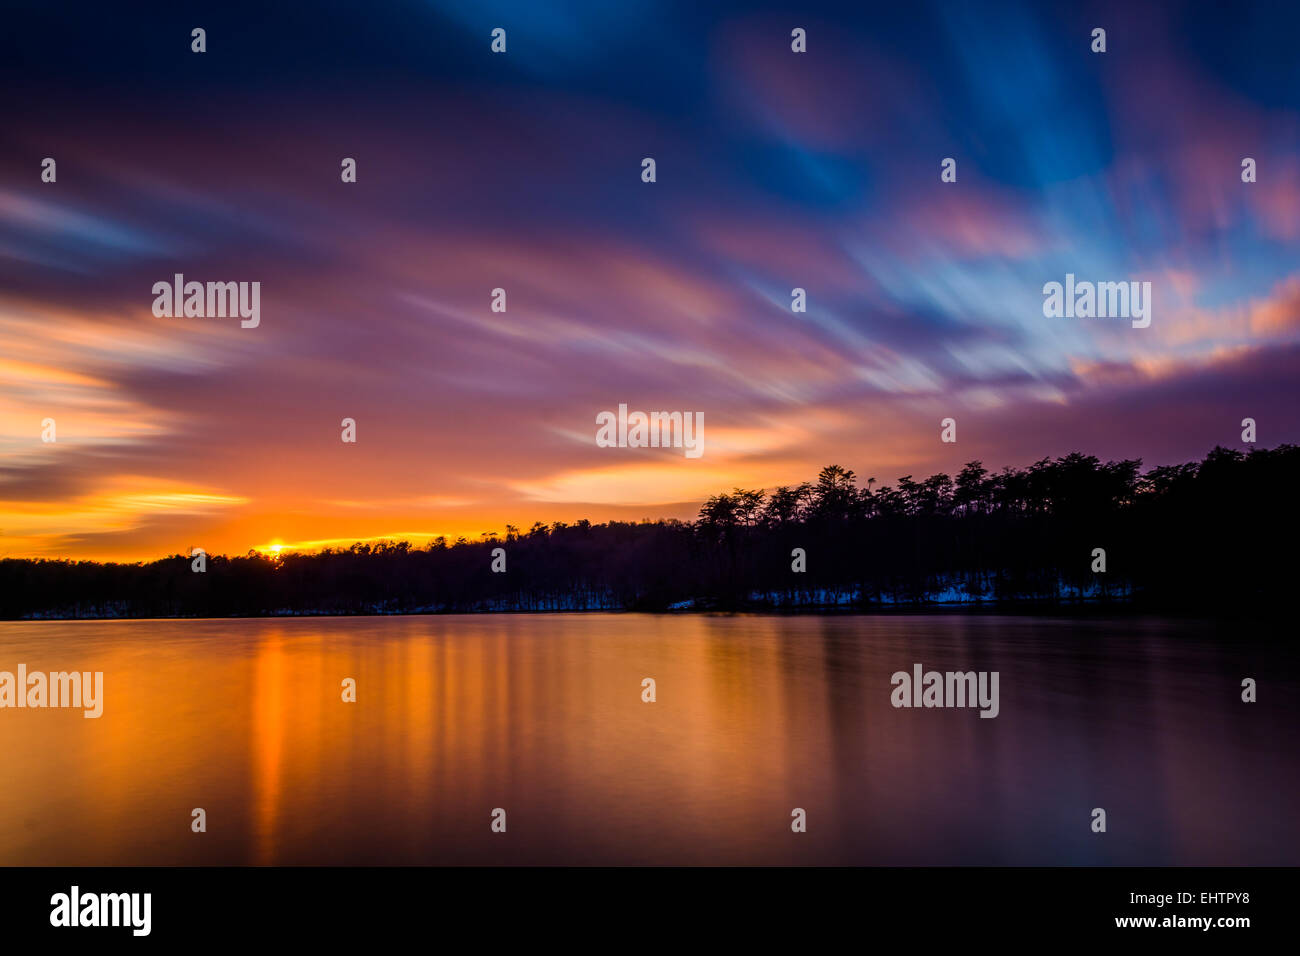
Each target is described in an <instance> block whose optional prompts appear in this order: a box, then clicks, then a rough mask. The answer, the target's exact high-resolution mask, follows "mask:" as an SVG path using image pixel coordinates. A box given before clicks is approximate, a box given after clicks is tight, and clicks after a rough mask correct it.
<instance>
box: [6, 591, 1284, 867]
mask: <svg viewBox="0 0 1300 956" xmlns="http://www.w3.org/2000/svg"><path fill="white" fill-rule="evenodd" d="M1250 637H1251V639H1250V640H1248V641H1244V640H1242V638H1241V635H1224V634H1216V633H1215V632H1214V630H1213V629H1211V628H1208V627H1203V626H1197V625H1192V624H1187V623H1178V624H1174V623H1170V622H1162V621H1151V620H1145V621H1133V620H1127V621H1087V622H1077V621H1059V620H1045V619H1041V618H1039V619H1035V618H1023V617H991V616H961V615H951V616H935V617H920V616H897V617H876V618H864V617H765V616H734V617H725V616H708V617H705V616H672V617H669V616H641V615H504V616H473V617H417V618H346V619H314V620H313V619H289V620H251V621H249V620H229V621H227V620H222V621H182V622H175V621H144V622H71V623H56V622H32V623H12V624H0V669H5V670H13V669H15V668H16V666H17V664H18V663H20V662H21V663H26V664H27V665H28V667H29V668H30V669H38V668H39V669H45V670H64V669H72V668H76V669H79V670H103V671H104V672H105V706H104V716H103V717H102V718H100V719H99V720H86V719H83V718H82V716H81V713H80V711H58V710H46V711H32V710H4V711H0V745H2V752H3V755H4V756H3V759H4V762H5V768H4V770H5V779H6V785H5V786H4V787H3V788H0V862H3V863H6V864H114V863H117V864H127V863H132V864H134V863H144V864H182V863H189V864H232V863H254V864H276V863H280V864H283V863H294V864H308V863H403V864H405V863H409V864H418V863H476V864H483V863H650V864H660V863H685V864H691V863H764V864H778V863H831V864H977V863H990V864H998V863H1008V864H1110V863H1123V864H1204V865H1212V864H1245V863H1252V864H1256V863H1271V864H1291V865H1294V864H1296V863H1300V841H1298V840H1297V837H1298V836H1300V832H1298V828H1297V825H1296V823H1295V822H1294V816H1293V813H1292V812H1291V811H1292V808H1291V802H1292V794H1293V793H1294V792H1295V786H1296V784H1297V782H1298V777H1300V772H1298V766H1300V759H1298V758H1297V756H1296V750H1295V748H1294V747H1292V746H1290V745H1289V734H1290V733H1291V731H1292V729H1293V727H1294V722H1295V718H1296V716H1297V714H1300V694H1298V693H1297V680H1296V676H1297V675H1296V669H1295V662H1294V659H1293V656H1292V655H1291V654H1290V653H1289V652H1287V651H1285V650H1284V649H1283V648H1284V645H1282V644H1281V643H1277V642H1269V641H1268V640H1266V639H1265V638H1267V637H1268V636H1267V635H1251V636H1250ZM914 663H921V664H923V665H924V666H925V667H926V668H927V669H930V668H934V669H938V670H996V671H998V672H999V673H1000V675H1001V680H1000V690H1001V700H1000V707H1001V713H1000V716H998V717H997V718H996V719H993V720H988V719H980V718H979V716H978V711H977V710H975V709H965V710H964V709H933V710H928V709H895V708H893V707H891V706H890V703H889V695H890V691H891V689H892V688H891V686H890V675H891V674H892V673H893V672H894V671H897V670H910V669H911V667H912V665H913V664H914ZM1245 676H1253V677H1255V678H1256V679H1258V680H1260V683H1261V699H1260V702H1259V703H1258V704H1253V705H1250V704H1243V703H1242V702H1241V700H1240V681H1241V678H1242V677H1245ZM349 677H350V678H354V679H355V680H356V686H357V702H356V703H355V704H345V703H343V702H342V700H341V693H342V686H341V685H342V681H343V680H344V678H349ZM645 677H653V678H654V679H655V680H656V682H657V697H658V699H657V701H656V702H655V703H653V704H646V703H643V702H642V701H641V681H642V679H643V678H645ZM195 807H202V808H204V809H205V810H206V811H207V826H208V830H207V832H206V833H202V834H196V833H192V832H191V830H190V822H191V810H192V809H193V808H195ZM496 807H501V808H504V809H505V810H506V812H507V821H508V829H507V833H506V834H494V833H492V832H491V831H490V829H489V822H490V813H491V811H492V810H493V808H496ZM795 807H800V808H803V809H805V810H806V811H807V815H808V832H807V833H804V834H793V833H791V831H790V820H791V810H792V809H793V808H795ZM1094 807H1104V808H1105V809H1106V811H1107V815H1108V832H1107V833H1106V834H1104V835H1098V834H1093V833H1092V832H1091V831H1090V829H1089V821H1090V811H1091V810H1092V808H1094Z"/></svg>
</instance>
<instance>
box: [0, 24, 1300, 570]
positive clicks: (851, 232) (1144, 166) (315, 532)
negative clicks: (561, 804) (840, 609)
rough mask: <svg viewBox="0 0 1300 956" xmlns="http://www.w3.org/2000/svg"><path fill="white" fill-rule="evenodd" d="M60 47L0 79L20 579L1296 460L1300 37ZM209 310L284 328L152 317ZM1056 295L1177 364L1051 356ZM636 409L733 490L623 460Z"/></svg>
mask: <svg viewBox="0 0 1300 956" xmlns="http://www.w3.org/2000/svg"><path fill="white" fill-rule="evenodd" d="M40 6H43V7H45V8H44V9H40V8H37V7H38V5H25V6H24V7H21V8H19V9H17V10H10V11H6V13H5V19H6V26H7V29H6V31H5V35H4V36H3V37H2V38H0V557H72V558H96V559H113V560H147V559H152V558H157V557H162V556H165V555H169V554H176V553H189V551H190V549H191V548H192V547H203V548H205V549H206V550H207V551H208V552H209V553H221V552H225V553H232V554H233V553H243V552H245V551H247V550H248V549H250V548H258V549H268V548H270V547H272V545H283V546H287V547H290V548H303V549H314V548H319V547H324V546H331V545H341V544H348V543H350V542H352V541H355V540H373V539H380V538H407V539H410V540H412V541H415V542H417V543H420V542H423V541H426V540H428V539H429V538H431V537H433V536H436V535H446V536H448V537H449V538H451V539H454V538H456V537H457V536H462V535H463V536H465V537H467V538H469V539H471V540H474V539H477V538H478V537H479V536H480V534H482V533H483V532H498V533H500V532H504V531H505V528H506V525H507V524H513V525H515V526H519V527H523V528H527V527H528V526H530V525H532V523H533V522H535V521H544V522H547V523H550V522H555V521H568V522H572V521H574V520H577V519H579V518H589V519H591V520H593V521H603V520H609V519H619V520H641V519H643V518H660V517H677V518H683V519H686V518H690V517H693V516H694V514H695V512H696V511H697V510H698V508H699V505H700V503H701V502H702V501H703V500H704V499H705V498H706V497H708V496H709V495H711V494H714V493H717V492H719V491H726V490H729V489H731V488H732V487H736V486H740V487H746V488H759V487H762V488H769V489H770V488H772V487H774V486H777V485H782V484H796V483H798V482H801V481H804V480H810V479H813V478H815V476H816V473H817V471H818V470H819V469H820V468H821V467H822V466H824V465H826V464H830V463H832V462H833V463H838V464H840V465H843V466H844V467H846V468H851V469H853V470H855V471H856V473H857V474H858V476H859V479H860V480H863V481H865V479H866V478H868V477H874V478H876V479H877V480H878V482H879V483H892V482H893V481H895V480H896V479H897V478H898V477H899V476H900V475H913V476H916V477H923V476H925V475H928V474H931V473H933V472H936V471H940V470H944V471H948V472H949V473H952V472H954V471H955V470H956V469H957V468H959V467H960V466H961V465H962V464H963V463H965V462H967V461H971V460H975V459H978V460H981V461H983V462H984V464H985V465H986V466H987V467H990V468H993V469H998V468H1001V467H1002V466H1005V465H1013V466H1024V465H1026V464H1029V463H1031V462H1033V461H1035V460H1037V459H1039V458H1042V457H1044V456H1049V455H1051V456H1055V455H1062V454H1066V453H1069V452H1071V451H1081V452H1084V453H1087V454H1093V455H1096V456H1098V457H1099V458H1101V459H1102V460H1110V459H1119V458H1141V459H1142V460H1143V461H1144V463H1145V464H1146V465H1147V466H1152V465H1157V464H1166V463H1172V462H1178V461H1186V460H1192V459H1196V458H1198V457H1200V456H1202V455H1204V454H1205V452H1207V451H1208V450H1209V449H1211V448H1212V447H1214V446H1215V445H1225V446H1229V447H1249V446H1244V445H1243V444H1242V435H1241V432H1242V428H1241V421H1242V419H1243V418H1247V417H1250V418H1253V419H1255V420H1256V422H1257V429H1258V443H1259V445H1261V446H1264V447H1272V446H1274V445H1276V444H1278V443H1281V442H1286V441H1291V442H1294V441H1300V380H1298V378H1297V371H1300V254H1298V253H1300V58H1297V57H1296V56H1295V53H1294V37H1295V35H1296V32H1297V26H1300V8H1297V7H1296V5H1295V4H1293V3H1292V4H1281V3H1279V4H1258V3H1255V4H1252V3H1245V4H1176V3H1165V4H1132V3H1122V4H1114V5H1097V4H1089V3H1079V4H1068V5H1066V4H1051V5H1046V4H984V3H981V4H978V5H977V4H971V3H967V2H962V3H938V4H936V3H928V2H913V3H907V4H901V5H900V4H889V5H884V4H864V3H853V4H843V5H836V4H807V3H799V4H786V5H781V4H765V3H753V2H750V3H744V4H735V3H728V2H717V3H707V4H701V3H670V2H645V0H620V2H618V3H609V2H605V0H566V2H550V3H547V2H542V0H530V2H502V0H475V2H473V3H468V2H465V3H452V2H442V0H406V2H390V3H371V4H364V5H358V4H353V3H339V2H330V0H326V2H317V3H312V4H269V3H265V2H259V3H244V2H221V3H211V4H201V3H200V4H188V5H161V4H159V5H157V6H156V7H154V8H150V7H149V6H148V5H127V6H126V7H117V8H105V7H103V6H102V5H99V4H94V5H92V4H83V5H79V4H58V5H57V7H56V5H40ZM1053 8H1060V9H1053ZM195 27H202V28H203V29H205V30H206V40H207V51H206V52H205V53H194V52H191V30H192V29H193V28H195ZM496 27H500V28H502V29H504V30H505V31H506V43H507V46H506V52H505V53H503V54H497V53H493V52H492V50H491V49H490V44H491V32H492V30H493V29H494V28H496ZM796 27H800V28H803V29H804V30H806V35H807V52H806V53H801V54H800V53H794V52H793V51H792V50H791V31H792V30H793V29H794V28H796ZM1095 27H1102V28H1104V29H1105V30H1106V43H1107V49H1106V52H1105V53H1094V52H1092V50H1091V46H1092V31H1093V29H1094V28H1095ZM46 157H50V158H54V159H55V160H56V163H57V178H56V181H55V182H53V183H49V182H42V180H41V168H42V160H43V159H44V158H46ZM344 157H351V158H354V159H355V160H356V162H357V181H356V182H355V183H344V182H342V181H341V177H340V164H341V162H342V160H343V158H344ZM645 157H652V158H654V159H655V162H656V181H655V182H653V183H646V182H643V181H642V176H641V173H642V160H643V159H644V158H645ZM948 157H951V158H953V159H955V160H956V163H957V165H956V170H957V181H956V182H942V181H941V178H940V171H941V162H942V160H943V159H945V158H948ZM1245 157H1250V158H1253V159H1254V160H1255V161H1256V170H1257V181H1256V182H1253V183H1243V182H1242V173H1241V163H1242V159H1243V158H1245ZM176 273H182V274H183V275H184V276H185V277H186V279H187V280H197V281H258V282H260V283H261V287H260V288H261V315H260V324H259V325H258V327H257V328H241V326H240V322H239V321H238V319H230V318H221V317H157V316H155V315H154V312H153V308H152V307H153V303H154V298H155V297H154V294H153V292H152V288H153V285H154V283H156V282H159V281H166V282H170V281H171V280H172V277H173V275H174V274H176ZM1067 274H1074V275H1075V276H1076V277H1077V278H1078V279H1079V280H1089V281H1097V282H1102V281H1106V282H1109V281H1140V282H1150V283H1151V290H1152V314H1151V319H1152V320H1151V324H1150V326H1149V327H1147V328H1134V327H1132V325H1131V323H1130V322H1128V321H1127V320H1125V319H1113V318H1111V319H1101V318H1079V317H1069V318H1066V317H1047V316H1045V315H1044V311H1043V301H1044V294H1043V287H1044V284H1045V283H1048V282H1052V281H1056V282H1064V280H1065V276H1066V275H1067ZM796 287H798V288H803V289H805V290H806V293H807V311H806V312H803V313H796V312H792V310H791V291H792V290H793V289H794V288H796ZM494 288H504V289H505V290H506V293H507V310H506V311H505V312H504V313H500V312H493V311H492V309H491V307H490V305H491V301H492V290H493V289H494ZM619 404H626V405H627V406H628V407H629V408H630V409H632V410H638V409H641V410H646V411H651V410H680V411H687V412H697V413H700V414H702V415H703V421H704V452H703V454H702V455H701V456H700V457H698V458H690V457H687V456H685V455H684V454H683V453H682V450H681V449H672V448H607V447H599V446H598V445H597V443H596V440H595V437H596V430H597V429H596V416H597V414H598V413H600V412H601V411H605V410H616V409H617V408H618V406H619ZM47 418H52V419H54V421H55V423H56V440H55V441H53V442H50V441H43V440H42V436H43V425H42V423H43V421H44V420H45V419H47ZM344 418H352V419H354V420H355V422H356V437H357V441H356V442H355V443H345V442H343V441H342V440H341V432H342V428H341V422H342V420H343V419H344ZM945 418H953V419H954V420H955V421H956V423H957V431H956V435H957V440H956V442H952V443H945V442H943V441H941V440H940V432H941V428H940V423H941V421H942V420H943V419H945Z"/></svg>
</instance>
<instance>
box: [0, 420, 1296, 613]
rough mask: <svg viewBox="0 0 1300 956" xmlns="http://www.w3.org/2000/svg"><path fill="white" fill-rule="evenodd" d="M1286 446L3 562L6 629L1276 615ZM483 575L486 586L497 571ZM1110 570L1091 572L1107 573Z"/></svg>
mask: <svg viewBox="0 0 1300 956" xmlns="http://www.w3.org/2000/svg"><path fill="white" fill-rule="evenodd" d="M1298 486H1300V446H1295V445H1279V446H1278V447H1276V448H1273V449H1271V450H1270V449H1252V450H1251V451H1249V452H1240V451H1236V450H1232V449H1226V448H1221V447H1220V448H1215V449H1214V450H1213V451H1211V452H1210V453H1209V454H1208V455H1207V456H1206V457H1205V459H1204V460H1203V461H1199V462H1189V463H1186V464H1178V465H1165V466H1160V467H1155V468H1151V469H1150V470H1148V471H1145V472H1143V471H1142V463H1141V462H1140V461H1138V460H1124V461H1110V462H1105V463H1103V462H1101V461H1099V460H1098V459H1097V458H1095V457H1092V456H1089V455H1084V454H1079V453H1074V454H1069V455H1065V456H1063V457H1059V458H1055V459H1049V458H1044V459H1042V460H1041V461H1037V462H1035V463H1033V464H1032V465H1029V466H1028V467H1025V468H1011V467H1007V468H1003V469H1002V470H1001V471H990V470H989V469H986V468H985V467H984V465H983V464H982V463H981V462H979V461H972V462H970V463H969V464H967V465H966V466H965V467H963V468H962V469H961V470H960V471H959V472H958V473H957V474H956V476H955V477H953V476H949V475H946V474H937V475H931V476H930V477H928V478H924V479H921V480H914V479H913V477H912V476H910V475H906V476H903V477H901V478H898V479H897V480H896V481H895V482H894V483H893V484H892V485H882V484H880V483H878V482H877V480H876V479H875V478H874V477H872V478H865V479H861V478H859V476H858V475H856V474H855V473H854V472H853V471H850V470H847V469H845V468H842V467H840V466H838V465H828V466H827V467H825V468H823V469H822V470H821V472H820V474H818V475H817V478H816V480H815V481H811V482H807V483H804V484H800V485H798V486H787V487H778V488H775V489H771V490H770V491H765V490H752V489H743V488H735V489H733V490H732V491H729V492H724V493H719V494H716V495H714V496H713V497H711V498H709V499H708V500H707V501H705V502H704V504H703V505H702V506H701V508H700V510H699V515H698V517H697V518H696V519H695V520H694V521H678V520H659V521H650V520H646V521H642V522H640V523H633V522H618V521H611V522H608V523H605V524H592V523H591V522H589V521H585V520H584V521H578V522H576V523H573V524H565V523H563V522H556V523H554V524H550V525H547V524H544V523H541V522H538V523H537V524H534V525H533V526H532V528H531V529H528V530H520V529H517V528H514V527H512V526H506V531H505V533H503V534H502V533H495V532H489V533H486V534H484V535H483V536H482V537H481V539H480V540H477V541H467V540H465V539H460V540H457V541H454V542H448V541H447V540H445V539H443V538H438V539H436V540H434V541H433V542H431V543H430V544H429V545H428V546H427V547H414V546H412V545H411V544H410V543H409V542H406V541H397V542H380V543H377V544H375V543H358V544H354V545H352V546H351V547H349V548H336V549H326V550H324V551H320V552H315V553H296V552H284V553H281V554H280V555H275V556H272V555H268V554H262V553H259V552H254V551H250V552H249V553H247V554H245V555H240V556H233V557H230V556H222V555H209V556H208V557H207V559H206V569H205V570H204V571H203V572H201V573H198V572H195V571H194V570H192V561H191V558H190V556H188V555H180V554H178V555H174V556H172V557H168V558H162V559H160V560H156V561H152V562H142V563H134V564H131V563H100V562H93V561H71V560H49V559H17V558H9V559H5V560H2V561H0V617H2V618H7V619H15V618H33V617H35V618H84V617H223V616H253V615H273V614H376V613H439V612H474V611H544V610H596V609H603V610H639V611H682V610H721V611H734V610H766V609H783V610H796V609H823V610H824V609H827V608H838V609H843V610H885V609H894V608H919V607H933V606H946V605H955V606H963V607H984V606H991V607H998V608H1006V607H1012V606H1026V607H1035V608H1037V607H1040V606H1044V605H1046V606H1049V607H1054V608H1059V609H1068V608H1076V607H1095V606H1115V607H1127V608H1137V609H1153V610H1161V611H1172V612H1179V613H1215V614H1219V613H1228V614H1252V613H1256V612H1260V611H1269V610H1273V611H1280V610H1281V609H1282V607H1283V602H1284V601H1287V600H1289V597H1290V590H1289V589H1290V586H1291V585H1292V584H1293V582H1294V578H1295V573H1294V572H1295V559H1294V557H1293V555H1294V547H1295V542H1296V539H1297V530H1300V529H1298V528H1297V506H1296V498H1295V497H1293V495H1294V494H1295V492H1296V490H1297V487H1298ZM494 566H495V567H496V568H497V570H494V569H493V568H494ZM1103 568H1104V570H1103Z"/></svg>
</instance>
